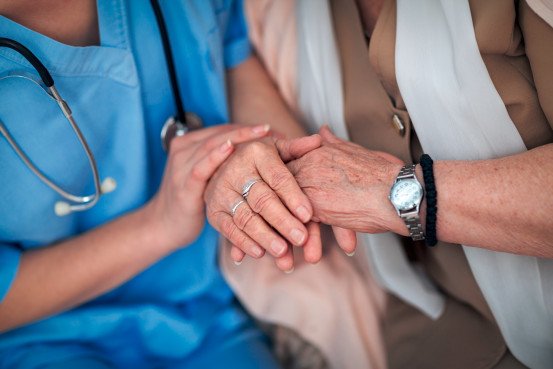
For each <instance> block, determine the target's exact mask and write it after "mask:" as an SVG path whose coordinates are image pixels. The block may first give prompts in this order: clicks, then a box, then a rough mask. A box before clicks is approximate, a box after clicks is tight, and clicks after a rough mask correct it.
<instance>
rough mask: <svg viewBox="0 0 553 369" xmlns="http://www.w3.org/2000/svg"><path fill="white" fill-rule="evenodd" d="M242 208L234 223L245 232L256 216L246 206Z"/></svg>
mask: <svg viewBox="0 0 553 369" xmlns="http://www.w3.org/2000/svg"><path fill="white" fill-rule="evenodd" d="M241 208H242V209H239V211H238V212H237V213H236V214H235V215H234V223H235V224H236V226H237V227H238V228H239V229H241V230H244V229H245V228H246V227H247V225H248V224H249V223H250V222H251V221H252V220H253V219H254V217H255V215H256V214H255V213H254V212H253V211H251V210H250V209H249V208H248V207H246V206H244V205H242V206H241Z"/></svg>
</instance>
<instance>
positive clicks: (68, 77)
mask: <svg viewBox="0 0 553 369" xmlns="http://www.w3.org/2000/svg"><path fill="white" fill-rule="evenodd" d="M100 17H102V12H100V11H99V18H100ZM108 26H112V27H115V28H116V29H115V30H112V31H111V32H117V27H118V25H117V24H111V25H108V24H105V20H104V23H102V20H101V21H100V31H101V34H103V33H104V32H105V31H106V27H108ZM0 34H2V35H3V36H5V37H9V38H12V39H15V40H17V41H19V42H21V43H22V44H23V45H26V46H27V47H29V48H30V49H31V50H32V51H33V52H34V53H35V54H36V55H37V57H38V58H39V59H40V60H41V61H42V62H43V63H44V64H45V66H46V68H48V70H49V71H50V73H51V74H52V76H53V78H54V81H55V85H56V87H57V89H58V90H59V92H60V94H61V95H62V96H63V97H64V99H65V100H66V101H67V102H68V104H69V105H70V107H71V109H72V111H73V116H74V118H75V120H76V122H77V124H78V125H79V128H80V129H81V131H82V133H83V135H84V137H85V138H86V140H87V141H88V144H89V145H90V148H91V151H92V153H93V154H94V156H95V158H96V162H97V165H98V169H99V173H100V178H104V177H106V176H112V177H114V178H115V180H116V181H117V182H118V185H119V186H120V187H123V188H125V185H126V184H127V183H128V182H132V181H140V180H143V178H144V173H143V171H144V170H141V169H136V168H129V167H128V164H127V163H126V161H125V160H124V157H123V153H122V152H124V154H125V155H131V156H134V158H135V160H136V167H139V168H140V166H142V167H144V166H145V163H144V162H145V160H144V159H143V157H144V155H143V154H142V153H141V152H139V151H137V150H135V149H133V148H135V147H138V146H140V145H137V144H136V142H143V140H144V132H143V124H142V121H143V119H142V112H141V110H140V106H141V104H140V95H139V92H138V88H137V79H136V70H135V66H134V62H133V59H132V55H131V53H130V52H129V51H127V50H125V49H123V48H116V47H106V46H104V45H103V44H102V46H91V47H73V46H68V45H64V44H61V43H59V42H57V41H55V40H52V39H50V38H48V37H46V36H43V35H41V34H39V33H36V32H34V31H32V30H29V29H27V28H25V27H22V26H20V25H19V24H16V23H15V22H12V21H10V20H8V19H7V18H4V17H1V16H0ZM21 70H23V71H24V72H26V73H27V74H35V73H36V72H35V71H34V70H33V69H32V68H30V67H29V65H28V64H27V62H26V61H25V60H24V59H23V58H22V57H20V56H19V55H18V54H16V53H14V52H13V51H12V50H9V49H0V72H2V73H6V72H13V73H18V72H19V71H21ZM0 96H2V98H1V100H0V119H1V120H2V122H3V123H4V124H5V126H6V127H7V129H8V130H9V131H10V133H11V134H12V135H13V136H14V138H15V139H16V140H17V142H18V144H19V145H20V146H21V147H22V148H23V150H24V151H25V153H26V154H27V155H28V156H29V157H30V159H31V160H32V161H33V162H34V163H35V165H36V166H37V167H38V168H40V169H41V170H42V171H43V172H44V173H45V174H46V175H47V176H48V177H49V178H50V179H51V180H53V181H54V182H55V183H57V184H58V185H60V186H61V187H62V188H63V189H65V190H67V191H68V192H70V193H73V194H77V195H81V196H82V195H88V194H91V193H94V187H93V180H92V172H91V169H90V166H89V163H88V161H87V158H86V156H85V152H84V150H83V148H82V146H81V145H80V143H79V142H78V140H77V138H76V136H75V134H74V132H73V130H72V129H71V127H70V125H69V122H68V121H67V120H66V119H65V118H64V116H63V114H62V112H61V111H60V109H59V108H58V106H57V104H56V103H55V102H54V101H53V100H51V99H50V98H49V97H48V95H47V94H46V93H45V92H44V91H41V89H40V88H39V87H38V86H36V85H34V84H33V83H32V82H30V81H27V80H24V79H20V78H9V79H4V80H1V81H0ZM142 146H143V145H142ZM0 158H1V159H0V178H2V185H1V186H0V213H1V214H2V216H1V217H0V240H2V241H8V242H13V243H19V244H21V245H23V246H24V247H32V246H35V245H36V246H40V245H44V244H48V243H51V242H54V241H56V240H58V239H61V238H65V237H69V236H71V235H73V234H75V233H78V232H82V231H84V230H87V229H89V228H91V227H93V226H95V225H98V224H100V223H103V222H105V221H106V220H108V219H110V218H111V217H113V216H115V215H117V214H118V213H120V212H121V211H124V210H127V209H128V208H129V207H132V206H133V205H134V204H135V202H136V201H137V193H140V192H141V190H140V189H138V190H137V189H136V186H135V187H134V188H133V187H132V186H128V188H127V191H126V192H124V193H123V191H120V190H119V191H118V190H116V192H114V193H113V194H108V195H106V196H105V198H104V197H102V198H101V199H100V201H99V203H98V204H97V205H96V206H95V207H94V208H92V209H90V210H87V211H86V212H83V213H73V214H70V215H68V216H65V217H58V216H56V215H55V214H54V205H55V203H56V202H57V201H59V200H62V198H61V197H60V196H59V195H58V194H57V193H56V192H54V191H53V190H52V189H50V188H49V187H47V186H46V185H45V184H43V183H42V182H41V181H40V180H39V179H38V178H37V177H36V176H35V175H34V174H33V173H32V172H31V171H30V170H29V169H28V168H27V167H26V166H25V165H24V163H23V162H22V161H21V160H20V159H19V158H18V157H17V155H16V154H15V152H14V151H13V150H12V149H11V147H10V146H9V145H8V144H7V142H6V140H4V139H3V138H0ZM139 183H140V182H139ZM142 192H143V191H142ZM122 193H123V195H122V196H121V194H122ZM115 194H117V195H115ZM108 198H109V199H108ZM140 200H141V199H139V200H138V201H140ZM133 201H134V202H133Z"/></svg>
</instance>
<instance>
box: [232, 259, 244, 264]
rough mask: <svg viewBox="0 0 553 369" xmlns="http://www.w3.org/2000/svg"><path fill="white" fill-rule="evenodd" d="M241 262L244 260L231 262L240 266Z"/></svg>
mask: <svg viewBox="0 0 553 369" xmlns="http://www.w3.org/2000/svg"><path fill="white" fill-rule="evenodd" d="M243 260H244V259H242V260H240V261H236V260H233V261H234V265H240V264H242V261H243Z"/></svg>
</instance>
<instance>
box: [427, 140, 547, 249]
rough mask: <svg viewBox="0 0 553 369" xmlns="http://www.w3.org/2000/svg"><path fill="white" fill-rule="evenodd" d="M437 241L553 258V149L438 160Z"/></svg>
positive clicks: (435, 170) (541, 148) (436, 174)
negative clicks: (479, 159) (474, 158)
mask: <svg viewBox="0 0 553 369" xmlns="http://www.w3.org/2000/svg"><path fill="white" fill-rule="evenodd" d="M434 173H435V181H436V188H437V190H438V223H437V235H438V239H440V240H443V241H447V242H454V243H461V244H464V245H474V246H479V247H484V248H488V249H491V250H497V251H505V252H512V253H518V254H525V255H534V256H542V257H549V258H551V257H553V217H551V215H550V211H549V210H550V209H553V190H552V187H551V183H553V145H547V146H543V147H540V148H537V149H534V150H530V151H528V152H525V153H522V154H518V155H514V156H510V157H505V158H501V159H494V160H481V161H473V162H466V161H437V162H436V163H435V164H434Z"/></svg>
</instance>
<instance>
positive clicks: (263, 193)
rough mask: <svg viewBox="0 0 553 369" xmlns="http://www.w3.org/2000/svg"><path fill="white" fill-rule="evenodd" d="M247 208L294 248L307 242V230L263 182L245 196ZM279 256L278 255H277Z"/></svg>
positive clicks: (254, 186) (255, 185)
mask: <svg viewBox="0 0 553 369" xmlns="http://www.w3.org/2000/svg"><path fill="white" fill-rule="evenodd" d="M247 201H248V204H249V207H250V208H251V209H252V210H253V211H254V212H255V213H257V214H259V215H261V217H263V219H265V221H266V222H267V223H268V224H269V225H270V226H271V227H273V228H274V229H276V231H277V232H278V233H279V234H281V235H282V236H283V237H285V238H286V239H287V240H288V241H289V242H290V243H292V244H293V245H295V246H302V245H303V244H304V243H305V241H306V240H307V229H306V228H305V226H304V225H303V223H302V222H300V221H299V220H298V219H297V218H296V217H295V216H294V215H292V214H291V213H290V211H288V209H287V208H286V206H284V205H283V204H282V202H281V199H280V198H279V196H278V195H277V194H276V193H275V192H274V191H273V190H272V189H271V188H270V187H269V186H268V185H267V184H266V183H265V182H263V181H259V182H257V183H256V184H254V185H253V187H251V188H250V191H249V194H248V196H247ZM278 256H280V255H278Z"/></svg>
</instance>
